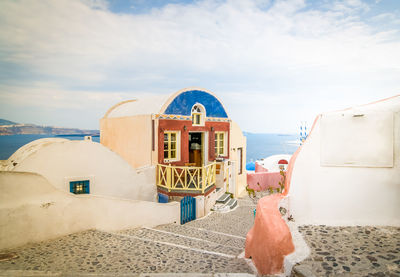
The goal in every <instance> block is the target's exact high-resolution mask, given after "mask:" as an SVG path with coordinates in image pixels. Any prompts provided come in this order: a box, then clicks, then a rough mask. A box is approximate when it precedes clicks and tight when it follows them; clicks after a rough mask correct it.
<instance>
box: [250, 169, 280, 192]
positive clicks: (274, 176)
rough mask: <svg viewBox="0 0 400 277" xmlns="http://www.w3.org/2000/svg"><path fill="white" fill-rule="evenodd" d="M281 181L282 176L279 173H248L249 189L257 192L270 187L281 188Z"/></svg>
mask: <svg viewBox="0 0 400 277" xmlns="http://www.w3.org/2000/svg"><path fill="white" fill-rule="evenodd" d="M256 166H257V163H256ZM281 180H282V176H281V174H280V173H279V172H255V173H247V184H248V185H249V188H251V189H254V190H256V191H260V190H267V189H268V188H270V187H271V188H273V189H277V188H279V187H280V186H279V181H281ZM258 184H259V185H258Z"/></svg>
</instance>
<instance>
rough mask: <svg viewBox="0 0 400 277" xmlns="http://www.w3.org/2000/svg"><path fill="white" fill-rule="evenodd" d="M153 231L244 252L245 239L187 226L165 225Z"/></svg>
mask: <svg viewBox="0 0 400 277" xmlns="http://www.w3.org/2000/svg"><path fill="white" fill-rule="evenodd" d="M192 222H194V221H192ZM155 229H157V230H163V231H168V232H172V233H176V234H180V235H185V236H190V237H193V238H199V239H203V240H206V241H210V242H214V243H219V244H222V245H225V246H227V247H234V248H241V249H242V251H244V244H245V241H246V239H245V238H244V237H239V236H234V235H230V234H224V233H222V232H216V231H211V230H206V229H202V228H197V227H190V226H188V225H187V224H185V225H178V224H167V225H160V226H157V227H156V228H155Z"/></svg>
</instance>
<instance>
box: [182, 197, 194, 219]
mask: <svg viewBox="0 0 400 277" xmlns="http://www.w3.org/2000/svg"><path fill="white" fill-rule="evenodd" d="M195 219H196V199H195V198H193V197H191V196H185V197H183V198H182V200H181V224H185V223H186V222H189V221H192V220H195Z"/></svg>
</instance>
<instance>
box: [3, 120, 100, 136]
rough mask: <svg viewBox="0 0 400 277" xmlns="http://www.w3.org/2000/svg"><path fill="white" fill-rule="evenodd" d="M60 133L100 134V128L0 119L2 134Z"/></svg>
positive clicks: (78, 134)
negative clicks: (46, 124)
mask: <svg viewBox="0 0 400 277" xmlns="http://www.w3.org/2000/svg"><path fill="white" fill-rule="evenodd" d="M32 134H36V135H58V136H71V135H72V136H85V135H86V136H99V134H100V132H99V130H82V129H76V128H62V127H53V126H40V125H35V124H20V123H16V122H13V121H9V120H5V119H0V136H9V135H32Z"/></svg>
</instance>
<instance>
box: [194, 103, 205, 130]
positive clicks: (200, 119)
mask: <svg viewBox="0 0 400 277" xmlns="http://www.w3.org/2000/svg"><path fill="white" fill-rule="evenodd" d="M205 117H206V109H205V108H204V106H203V105H202V104H199V103H196V104H194V105H193V107H192V125H193V126H204V122H205Z"/></svg>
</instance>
